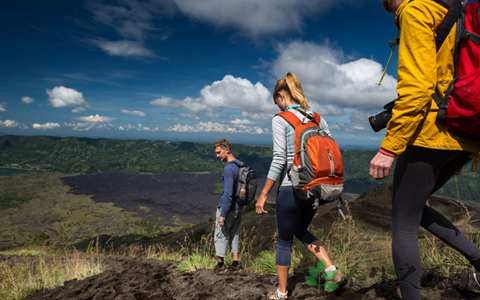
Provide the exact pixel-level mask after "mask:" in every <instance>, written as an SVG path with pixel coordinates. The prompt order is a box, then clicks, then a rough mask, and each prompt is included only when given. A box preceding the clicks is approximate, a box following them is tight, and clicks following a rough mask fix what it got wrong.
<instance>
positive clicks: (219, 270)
mask: <svg viewBox="0 0 480 300" xmlns="http://www.w3.org/2000/svg"><path fill="white" fill-rule="evenodd" d="M213 272H215V273H217V274H224V273H225V272H227V267H226V266H225V264H224V263H217V265H216V266H215V267H214V268H213Z"/></svg>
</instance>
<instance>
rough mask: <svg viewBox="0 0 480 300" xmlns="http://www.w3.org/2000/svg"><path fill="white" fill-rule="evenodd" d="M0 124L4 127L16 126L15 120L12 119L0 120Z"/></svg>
mask: <svg viewBox="0 0 480 300" xmlns="http://www.w3.org/2000/svg"><path fill="white" fill-rule="evenodd" d="M0 126H1V127H6V128H13V127H17V126H18V123H17V122H15V121H14V120H5V121H1V120H0Z"/></svg>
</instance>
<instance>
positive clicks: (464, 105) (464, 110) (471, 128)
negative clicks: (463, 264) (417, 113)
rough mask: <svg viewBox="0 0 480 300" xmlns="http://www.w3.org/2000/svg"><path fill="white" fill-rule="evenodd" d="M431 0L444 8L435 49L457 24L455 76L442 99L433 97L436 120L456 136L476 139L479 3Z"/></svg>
mask: <svg viewBox="0 0 480 300" xmlns="http://www.w3.org/2000/svg"><path fill="white" fill-rule="evenodd" d="M435 1H436V2H438V3H440V4H442V5H444V6H446V7H447V8H448V13H447V15H446V16H445V19H444V20H443V22H442V23H441V24H440V25H439V27H438V29H437V37H436V45H437V50H438V49H440V47H441V45H442V44H443V42H444V40H445V38H446V37H447V36H448V34H449V32H450V31H451V29H452V27H453V25H454V24H455V23H457V34H456V45H455V56H454V57H455V77H454V79H453V80H452V82H451V83H450V86H449V88H448V89H447V91H446V93H445V97H443V98H442V97H440V96H439V95H440V94H439V93H438V91H437V92H436V93H435V95H434V99H435V101H436V103H437V104H438V107H439V108H440V110H439V112H438V117H437V120H438V121H439V122H440V124H444V125H445V126H446V127H447V128H448V129H449V130H451V131H452V132H455V133H457V134H459V135H463V136H467V137H470V138H480V0H465V1H463V3H462V1H461V0H449V1H446V0H445V1H443V0H435Z"/></svg>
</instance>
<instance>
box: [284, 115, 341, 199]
mask: <svg viewBox="0 0 480 300" xmlns="http://www.w3.org/2000/svg"><path fill="white" fill-rule="evenodd" d="M298 111H299V112H300V113H302V114H303V115H304V116H305V117H307V118H309V119H310V120H309V121H308V122H307V123H302V122H301V121H300V119H299V118H298V117H297V116H296V115H295V114H294V113H293V112H291V111H283V112H280V113H278V115H279V116H280V117H282V118H283V119H285V121H287V122H288V124H290V125H291V126H292V127H293V128H294V129H295V148H294V149H295V150H294V151H295V152H294V156H293V164H292V166H291V168H290V170H289V171H288V176H289V178H290V180H291V181H292V184H293V187H294V189H295V191H296V192H299V193H300V195H301V196H304V197H305V199H311V200H312V199H313V200H316V202H317V201H321V202H329V201H333V200H336V199H338V198H339V197H340V195H341V193H342V191H343V160H342V153H341V151H340V147H339V146H338V144H337V143H336V142H335V140H334V139H333V138H331V137H330V136H328V134H327V133H326V132H325V131H324V130H323V129H321V128H320V115H319V114H318V113H313V114H311V115H310V114H307V113H306V112H304V111H302V110H298ZM297 194H298V193H297Z"/></svg>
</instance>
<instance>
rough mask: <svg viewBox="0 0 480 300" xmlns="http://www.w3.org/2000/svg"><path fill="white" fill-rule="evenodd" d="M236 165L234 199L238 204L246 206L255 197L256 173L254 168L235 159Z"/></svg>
mask: <svg viewBox="0 0 480 300" xmlns="http://www.w3.org/2000/svg"><path fill="white" fill-rule="evenodd" d="M235 164H236V165H237V166H238V168H239V169H238V179H237V191H236V193H235V199H237V203H238V204H239V205H240V206H246V205H248V204H249V203H251V202H252V201H253V200H254V199H255V195H256V192H257V175H256V174H255V170H253V169H252V168H251V167H249V166H247V165H246V164H244V163H243V162H241V161H238V160H236V161H235Z"/></svg>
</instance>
